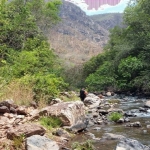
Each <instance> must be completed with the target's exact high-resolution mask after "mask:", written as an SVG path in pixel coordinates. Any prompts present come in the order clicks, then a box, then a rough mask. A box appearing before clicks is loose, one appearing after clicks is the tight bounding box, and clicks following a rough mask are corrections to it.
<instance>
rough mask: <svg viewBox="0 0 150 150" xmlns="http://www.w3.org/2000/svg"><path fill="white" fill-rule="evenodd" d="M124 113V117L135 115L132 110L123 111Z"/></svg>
mask: <svg viewBox="0 0 150 150" xmlns="http://www.w3.org/2000/svg"><path fill="white" fill-rule="evenodd" d="M124 115H125V116H126V117H136V115H135V114H134V113H133V112H131V111H128V112H125V114H124Z"/></svg>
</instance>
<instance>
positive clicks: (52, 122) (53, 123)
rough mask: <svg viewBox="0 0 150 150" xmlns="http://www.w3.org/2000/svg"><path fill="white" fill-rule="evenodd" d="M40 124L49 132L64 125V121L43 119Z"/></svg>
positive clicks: (55, 118)
mask: <svg viewBox="0 0 150 150" xmlns="http://www.w3.org/2000/svg"><path fill="white" fill-rule="evenodd" d="M40 123H41V125H43V126H45V127H46V128H47V129H49V130H50V129H52V128H56V127H60V126H61V125H62V121H61V120H60V119H59V118H58V117H41V118H40Z"/></svg>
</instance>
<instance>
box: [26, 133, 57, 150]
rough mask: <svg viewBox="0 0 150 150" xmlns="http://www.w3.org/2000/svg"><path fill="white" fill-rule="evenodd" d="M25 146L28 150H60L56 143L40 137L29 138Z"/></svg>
mask: <svg viewBox="0 0 150 150" xmlns="http://www.w3.org/2000/svg"><path fill="white" fill-rule="evenodd" d="M25 145H26V150H59V146H58V144H57V143H56V142H55V141H52V140H51V139H48V138H46V137H44V136H40V135H33V136H31V137H28V138H27V139H26V142H25Z"/></svg>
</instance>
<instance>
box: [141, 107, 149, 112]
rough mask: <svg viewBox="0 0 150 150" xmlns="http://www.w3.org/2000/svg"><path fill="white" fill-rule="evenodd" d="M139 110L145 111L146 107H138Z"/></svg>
mask: <svg viewBox="0 0 150 150" xmlns="http://www.w3.org/2000/svg"><path fill="white" fill-rule="evenodd" d="M139 111H140V112H147V109H146V108H143V107H139Z"/></svg>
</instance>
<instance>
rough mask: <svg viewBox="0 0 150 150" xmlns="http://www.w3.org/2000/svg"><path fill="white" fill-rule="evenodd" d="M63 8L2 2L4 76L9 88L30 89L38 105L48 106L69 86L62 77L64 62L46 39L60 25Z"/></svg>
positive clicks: (32, 0) (1, 64)
mask: <svg viewBox="0 0 150 150" xmlns="http://www.w3.org/2000/svg"><path fill="white" fill-rule="evenodd" d="M60 4H61V2H60V1H50V2H45V1H44V0H39V1H36V0H30V1H24V0H13V1H10V2H9V3H8V2H7V1H5V0H2V1H1V2H0V10H1V11H0V76H1V78H2V79H3V81H5V83H6V84H5V86H9V85H10V84H11V83H12V82H13V81H16V83H19V85H20V86H21V84H23V85H26V86H27V87H30V88H31V89H32V92H33V93H34V96H33V97H34V99H35V100H36V101H39V100H40V99H43V100H44V101H46V102H47V103H48V101H49V100H50V99H51V97H54V96H56V95H58V93H59V91H60V90H63V89H64V88H66V86H67V84H66V83H65V82H64V81H63V79H62V78H61V77H60V72H61V69H62V67H61V66H60V61H59V60H58V58H57V57H56V56H55V55H54V53H53V50H52V49H50V45H49V44H48V42H47V39H46V38H45V37H44V36H43V32H45V31H47V29H48V28H49V27H51V26H52V25H54V24H55V23H57V22H58V21H59V17H58V10H59V6H60ZM37 8H38V9H37ZM44 25H45V26H44ZM21 87H23V86H21ZM6 89H7V88H6ZM2 94H4V93H2Z"/></svg>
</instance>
